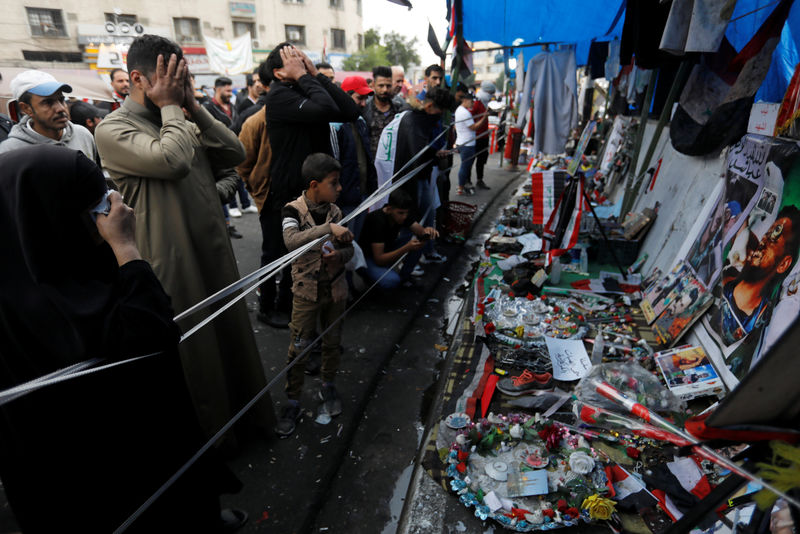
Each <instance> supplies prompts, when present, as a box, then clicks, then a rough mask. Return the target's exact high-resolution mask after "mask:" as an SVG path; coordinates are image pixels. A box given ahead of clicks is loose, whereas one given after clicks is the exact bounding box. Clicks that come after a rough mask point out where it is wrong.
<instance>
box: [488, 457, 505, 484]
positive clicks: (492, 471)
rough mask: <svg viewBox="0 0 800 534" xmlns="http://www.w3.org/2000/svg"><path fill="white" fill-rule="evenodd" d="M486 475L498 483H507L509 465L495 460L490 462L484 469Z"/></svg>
mask: <svg viewBox="0 0 800 534" xmlns="http://www.w3.org/2000/svg"><path fill="white" fill-rule="evenodd" d="M484 469H485V470H486V474H487V475H489V476H490V477H492V478H493V479H495V480H497V481H498V482H505V481H506V480H508V464H507V463H505V462H501V461H500V460H493V461H491V462H488V463H487V464H486V466H485V467H484Z"/></svg>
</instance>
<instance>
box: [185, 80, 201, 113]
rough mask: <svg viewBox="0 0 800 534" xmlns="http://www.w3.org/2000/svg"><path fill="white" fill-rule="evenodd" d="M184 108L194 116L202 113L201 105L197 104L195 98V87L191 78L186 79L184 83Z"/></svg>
mask: <svg viewBox="0 0 800 534" xmlns="http://www.w3.org/2000/svg"><path fill="white" fill-rule="evenodd" d="M183 108H184V109H185V110H186V111H188V112H189V113H191V114H192V115H194V114H195V113H197V112H198V111H200V104H199V103H198V102H197V98H196V97H195V96H194V86H193V85H192V79H191V78H190V77H189V76H187V77H186V81H185V82H184V89H183Z"/></svg>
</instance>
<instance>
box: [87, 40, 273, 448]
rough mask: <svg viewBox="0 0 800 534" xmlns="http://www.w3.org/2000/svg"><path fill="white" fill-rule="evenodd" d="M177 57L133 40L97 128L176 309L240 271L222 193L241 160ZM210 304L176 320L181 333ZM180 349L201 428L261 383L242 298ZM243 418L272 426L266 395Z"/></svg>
mask: <svg viewBox="0 0 800 534" xmlns="http://www.w3.org/2000/svg"><path fill="white" fill-rule="evenodd" d="M181 56H182V53H181V49H180V48H179V47H178V46H177V45H175V44H174V43H172V42H171V41H169V40H167V39H164V38H163V37H158V36H154V35H145V36H142V37H140V38H138V39H136V41H134V42H133V43H132V44H131V47H130V50H129V53H128V71H129V75H130V81H131V89H130V96H129V97H128V98H127V99H126V100H125V102H124V104H123V105H122V107H121V108H120V109H118V110H116V111H114V112H113V113H111V114H109V115H108V116H106V118H105V120H104V121H103V122H101V123H100V126H98V128H97V130H96V140H97V145H98V152H99V153H100V157H101V158H102V162H103V167H104V168H105V169H106V170H107V171H108V172H109V173H110V174H111V177H112V178H113V179H114V182H115V183H116V184H117V186H118V187H119V190H120V193H122V195H123V196H124V198H125V201H126V202H127V203H128V204H129V205H130V206H131V207H132V208H133V209H134V212H135V214H136V242H137V244H138V246H139V249H140V250H141V253H142V256H143V257H144V258H145V259H147V260H148V261H149V262H150V263H151V265H152V266H153V270H154V271H155V273H156V275H157V276H158V278H159V280H160V281H161V283H162V284H163V285H164V288H165V289H166V291H167V293H168V294H169V295H170V296H171V297H172V305H173V308H174V309H175V311H176V312H177V313H180V312H182V311H183V310H186V309H187V308H189V307H190V306H192V305H194V304H196V303H197V302H200V301H201V300H203V299H204V298H206V297H208V296H209V295H211V294H213V293H215V292H216V291H218V290H219V289H222V288H223V287H225V286H227V285H229V284H230V283H232V282H234V281H236V280H237V279H238V278H239V272H238V269H237V267H236V260H235V258H234V255H233V250H232V248H231V244H230V240H229V238H228V233H227V231H226V228H225V219H224V216H223V213H222V204H221V202H220V198H221V197H223V198H224V197H225V196H229V195H230V194H232V192H233V190H234V189H235V184H236V180H237V179H238V177H237V175H236V173H235V171H233V170H232V168H233V167H234V166H235V165H237V164H239V163H240V162H241V161H242V160H243V159H244V157H245V152H244V148H243V147H242V145H241V143H240V142H239V140H238V139H237V138H236V135H235V134H233V132H231V131H230V130H228V129H227V128H226V127H225V126H224V125H223V124H222V123H220V122H219V121H217V120H215V119H214V118H213V117H212V116H211V115H210V114H209V113H208V111H206V110H205V109H203V108H202V107H201V106H200V105H199V104H198V102H197V100H196V99H195V97H194V92H193V88H192V87H191V85H190V83H189V82H188V81H187V79H188V75H187V74H188V70H187V68H186V64H185V62H184V60H183V59H181ZM186 116H190V117H191V120H188V119H187V117H186ZM212 308H213V309H215V308H216V307H212ZM210 311H211V310H209V309H206V310H203V311H201V312H198V313H196V314H194V315H192V316H190V317H188V318H187V319H186V320H183V321H181V322H180V323H179V324H180V326H181V327H182V329H183V330H184V331H186V330H188V329H189V328H190V327H191V326H193V325H194V324H196V323H198V322H199V321H201V320H202V319H203V318H205V317H207V316H208V315H209V314H210ZM180 352H181V360H182V361H183V369H184V374H185V376H186V381H187V384H188V385H189V390H190V392H191V394H192V398H193V401H194V405H195V409H196V410H197V414H198V417H199V419H200V422H201V424H202V425H203V428H204V430H205V431H206V433H207V434H208V435H211V434H213V433H215V432H217V431H218V430H219V429H220V428H221V427H222V426H223V425H224V424H225V423H226V422H227V421H228V420H229V419H230V417H231V416H232V415H233V414H235V413H236V412H237V411H238V410H239V409H240V408H241V407H242V406H243V405H244V404H245V403H246V402H247V401H249V400H250V399H251V398H252V397H253V396H255V394H256V393H257V392H258V391H260V390H261V389H262V388H263V387H264V385H265V383H266V381H265V377H264V369H263V366H262V363H261V360H260V357H259V354H258V349H257V347H256V343H255V338H254V337H253V332H252V328H251V326H250V319H249V317H248V313H247V308H246V306H245V303H244V302H243V301H240V302H239V303H237V304H236V305H234V306H233V307H231V308H230V309H229V310H227V311H226V312H224V313H223V314H221V315H220V316H219V317H217V318H216V319H214V320H213V321H212V322H211V323H210V324H208V325H206V326H204V327H203V328H202V329H200V330H198V331H197V332H196V333H195V334H194V335H192V336H191V337H190V338H188V339H187V340H186V341H184V342H183V343H181V345H180ZM142 387H144V388H146V387H147V385H146V384H142ZM248 421H249V422H250V423H251V425H250V426H251V427H253V426H254V427H256V428H257V429H263V430H264V431H265V432H268V431H269V430H268V429H271V428H272V425H273V423H274V412H273V409H272V402H271V399H270V397H269V395H265V396H264V397H263V398H262V399H261V401H260V402H259V403H258V405H256V406H255V407H254V408H253V409H252V410H251V412H250V413H249V414H248Z"/></svg>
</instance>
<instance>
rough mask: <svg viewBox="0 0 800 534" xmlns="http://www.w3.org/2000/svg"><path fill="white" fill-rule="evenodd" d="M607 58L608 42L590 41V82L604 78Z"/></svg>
mask: <svg viewBox="0 0 800 534" xmlns="http://www.w3.org/2000/svg"><path fill="white" fill-rule="evenodd" d="M607 58H608V42H600V41H592V44H590V45H589V60H588V64H589V76H590V77H591V79H592V80H596V79H598V78H604V77H605V75H606V59H607Z"/></svg>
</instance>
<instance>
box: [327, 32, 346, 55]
mask: <svg viewBox="0 0 800 534" xmlns="http://www.w3.org/2000/svg"><path fill="white" fill-rule="evenodd" d="M331 39H332V40H333V47H334V48H341V49H342V50H344V49H345V48H347V41H346V40H345V38H344V30H340V29H338V28H331Z"/></svg>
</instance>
